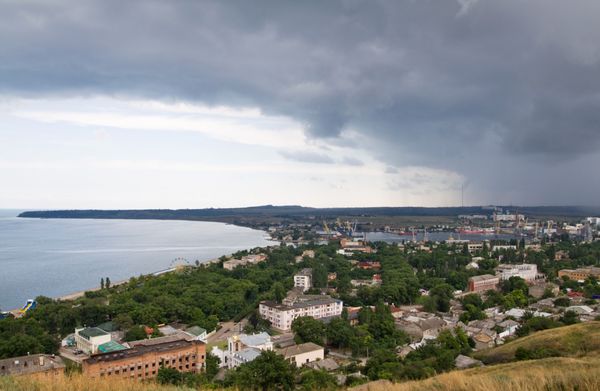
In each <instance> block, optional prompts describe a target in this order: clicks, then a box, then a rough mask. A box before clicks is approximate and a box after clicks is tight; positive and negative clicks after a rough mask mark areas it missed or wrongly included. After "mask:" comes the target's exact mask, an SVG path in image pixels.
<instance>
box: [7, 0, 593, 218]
mask: <svg viewBox="0 0 600 391" xmlns="http://www.w3.org/2000/svg"><path fill="white" fill-rule="evenodd" d="M461 188H464V203H465V205H481V204H494V203H496V204H521V205H551V204H555V205H556V204H563V205H564V204H569V205H575V204H578V205H599V204H600V1H598V0H589V1H584V0H569V1H564V0H527V1H523V0H496V1H494V0H479V1H477V0H457V1H456V0H438V1H434V0H410V1H409V0H406V1H400V0H390V1H359V0H345V1H320V0H319V1H281V0H277V1H215V2H204V1H149V0H145V1H122V0H114V1H113V0H97V1H88V0H73V1H52V0H39V1H28V0H0V208H2V207H4V208H200V207H213V206H214V207H233V206H249V205H259V204H280V205H281V204H301V205H306V206H405V205H415V206H442V205H460V204H461Z"/></svg>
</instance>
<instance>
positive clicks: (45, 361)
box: [0, 354, 65, 379]
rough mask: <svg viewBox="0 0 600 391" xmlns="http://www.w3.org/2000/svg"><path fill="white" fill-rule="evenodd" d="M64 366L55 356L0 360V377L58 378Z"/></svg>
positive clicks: (34, 355) (42, 355)
mask: <svg viewBox="0 0 600 391" xmlns="http://www.w3.org/2000/svg"><path fill="white" fill-rule="evenodd" d="M64 372H65V364H64V363H63V361H62V359H61V358H60V357H58V356H55V355H48V354H32V355H30V356H20V357H11V358H6V359H3V360H0V376H31V377H36V378H40V379H48V378H50V379H52V378H60V377H62V376H63V375H64Z"/></svg>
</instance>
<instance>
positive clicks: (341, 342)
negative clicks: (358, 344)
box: [326, 318, 354, 349]
mask: <svg viewBox="0 0 600 391" xmlns="http://www.w3.org/2000/svg"><path fill="white" fill-rule="evenodd" d="M326 333H327V343H328V344H329V345H331V346H333V347H336V348H341V349H344V348H347V347H349V346H350V344H351V342H352V338H353V336H354V328H353V327H352V326H350V324H349V323H348V322H347V321H346V320H344V319H342V318H336V319H332V320H331V322H329V324H328V325H327V330H326Z"/></svg>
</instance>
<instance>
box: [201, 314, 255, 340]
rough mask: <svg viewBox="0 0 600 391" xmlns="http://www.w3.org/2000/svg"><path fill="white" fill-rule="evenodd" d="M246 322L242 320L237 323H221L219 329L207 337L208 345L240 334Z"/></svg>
mask: <svg viewBox="0 0 600 391" xmlns="http://www.w3.org/2000/svg"><path fill="white" fill-rule="evenodd" d="M246 323H247V320H246V319H242V320H241V321H240V322H239V323H235V322H223V323H221V324H220V325H221V328H220V329H219V330H217V331H216V332H215V333H214V334H213V335H211V336H210V337H208V343H209V344H210V343H213V342H218V341H224V340H226V339H227V338H229V337H231V336H232V335H234V334H238V333H240V332H241V331H242V330H243V329H244V326H245V325H246Z"/></svg>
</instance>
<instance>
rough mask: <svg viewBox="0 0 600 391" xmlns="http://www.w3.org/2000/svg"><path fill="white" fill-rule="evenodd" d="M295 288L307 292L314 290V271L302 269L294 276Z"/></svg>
mask: <svg viewBox="0 0 600 391" xmlns="http://www.w3.org/2000/svg"><path fill="white" fill-rule="evenodd" d="M294 286H295V287H296V288H301V289H302V292H306V291H307V290H309V289H310V288H312V269H308V268H307V269H302V270H300V272H298V273H297V274H295V275H294Z"/></svg>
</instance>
